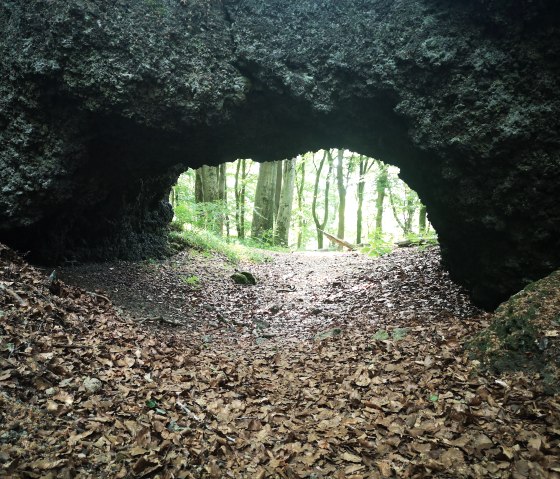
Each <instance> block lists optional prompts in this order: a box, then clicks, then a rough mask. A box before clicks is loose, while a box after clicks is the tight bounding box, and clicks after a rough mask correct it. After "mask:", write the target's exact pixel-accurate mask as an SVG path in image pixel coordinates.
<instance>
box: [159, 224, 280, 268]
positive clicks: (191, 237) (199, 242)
mask: <svg viewBox="0 0 560 479" xmlns="http://www.w3.org/2000/svg"><path fill="white" fill-rule="evenodd" d="M169 237H170V242H173V243H178V242H181V244H183V245H184V246H185V247H184V248H183V249H185V248H189V249H192V250H195V251H199V252H201V253H203V254H205V255H212V254H217V255H221V256H223V257H225V258H226V259H227V260H228V261H230V262H232V263H238V262H239V261H251V262H253V263H263V262H266V261H268V260H269V259H270V258H269V257H268V256H267V255H266V252H265V251H262V250H260V249H258V248H255V247H251V246H246V245H244V244H242V243H241V242H238V241H233V240H230V241H227V240H225V239H224V238H222V237H220V236H218V235H216V234H214V233H212V232H210V231H207V230H204V229H201V228H196V227H192V228H190V229H185V230H184V231H183V232H181V233H177V232H171V233H170V234H169Z"/></svg>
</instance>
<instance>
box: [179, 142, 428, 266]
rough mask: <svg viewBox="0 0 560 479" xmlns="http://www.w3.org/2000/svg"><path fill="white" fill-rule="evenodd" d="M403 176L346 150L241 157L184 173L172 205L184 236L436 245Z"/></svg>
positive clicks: (278, 242) (379, 246) (379, 249)
mask: <svg viewBox="0 0 560 479" xmlns="http://www.w3.org/2000/svg"><path fill="white" fill-rule="evenodd" d="M399 173H400V170H399V168H397V167H395V166H391V165H389V164H387V163H384V162H382V161H380V160H377V159H374V158H370V157H367V156H366V155H363V154H359V153H356V152H352V151H350V150H346V149H342V148H330V149H321V150H318V151H315V152H307V153H304V154H300V155H297V156H295V157H294V158H291V159H284V160H278V161H275V162H264V163H257V162H254V161H252V160H251V159H238V160H236V161H234V162H231V163H224V164H221V165H219V166H207V165H203V166H201V167H199V168H196V169H188V170H187V171H186V172H184V173H182V174H181V175H180V176H179V178H178V180H177V183H176V184H175V185H174V186H173V187H172V188H171V191H170V194H169V202H170V204H171V206H172V207H173V211H174V216H173V223H172V225H171V228H172V229H173V230H175V231H177V232H183V233H184V232H185V230H187V231H191V232H194V231H196V230H197V229H198V230H206V231H208V232H210V233H213V234H215V235H216V236H217V237H219V238H223V239H224V240H225V241H226V242H243V243H251V244H255V245H259V246H262V247H264V248H267V247H282V248H286V249H288V250H292V251H294V250H298V251H302V250H328V249H338V250H343V249H344V250H349V251H354V250H357V249H362V250H363V251H365V252H369V253H371V254H373V255H380V254H384V253H387V252H389V251H391V249H392V247H393V246H394V245H399V246H405V245H406V246H409V245H415V244H416V245H418V244H436V243H437V234H436V231H435V229H434V228H433V226H432V225H431V223H430V222H429V219H428V214H427V207H426V206H425V205H424V204H423V203H422V201H421V199H420V198H419V196H418V194H417V193H416V192H415V191H414V190H413V189H412V188H410V187H409V186H408V185H407V184H406V183H405V182H404V181H403V180H401V179H400V177H399Z"/></svg>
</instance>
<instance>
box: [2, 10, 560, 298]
mask: <svg viewBox="0 0 560 479" xmlns="http://www.w3.org/2000/svg"><path fill="white" fill-rule="evenodd" d="M156 3H157V5H156ZM559 15H560V5H559V4H558V2H556V1H554V0H539V1H534V2H530V3H527V2H525V3H523V2H512V1H505V0H503V1H501V0H500V1H498V0H496V1H492V2H488V1H484V0H475V1H467V0H457V1H453V2H451V1H444V2H427V1H424V0H406V1H404V0H399V1H393V2H388V1H387V0H354V1H351V2H350V1H348V2H341V1H339V0H325V1H323V2H316V1H311V0H302V1H298V2H293V1H288V0H270V1H267V2H262V1H261V0H245V1H243V2H239V1H238V0H224V1H223V2H202V1H189V2H177V1H170V0H162V1H161V2H160V1H158V2H148V1H139V2H124V1H115V2H83V1H81V0H68V1H65V2H33V4H32V6H30V4H29V2H28V1H25V0H11V1H8V2H2V4H1V5H0V51H1V53H2V62H1V63H0V241H3V242H5V243H7V244H9V245H11V246H13V247H16V248H17V249H18V250H19V251H22V252H27V251H30V256H29V257H30V258H32V259H35V260H41V261H43V262H45V261H48V262H59V261H61V260H63V259H73V258H74V259H107V258H111V257H121V258H127V259H138V258H142V257H147V256H152V257H154V256H159V255H163V254H165V253H166V252H167V251H168V250H169V245H168V243H167V241H166V234H167V228H166V225H167V223H169V222H170V221H171V219H172V216H173V212H172V210H171V207H170V205H169V204H168V203H167V201H165V200H162V198H165V197H166V194H167V192H168V191H169V188H170V187H171V185H173V184H174V182H175V180H176V178H177V177H178V175H179V174H180V173H181V172H182V171H184V170H185V169H186V168H187V167H192V168H196V167H198V166H200V165H202V164H217V163H220V162H224V161H228V160H234V159H236V158H240V157H245V158H253V159H255V160H257V161H271V160H278V159H283V158H291V157H294V156H295V155H297V154H299V153H301V152H303V151H309V150H317V149H319V148H323V147H327V146H332V145H333V144H337V145H343V146H345V147H347V148H349V149H352V150H354V151H357V152H360V153H363V154H366V155H369V156H372V157H375V158H379V159H381V160H383V161H386V162H388V163H391V164H393V165H396V166H398V167H399V168H400V170H401V176H402V178H403V179H404V180H405V181H406V182H407V183H408V184H409V186H410V187H412V188H413V189H415V190H416V191H417V192H418V194H419V195H420V197H421V198H422V201H423V202H424V203H425V204H426V206H427V208H428V213H429V218H430V222H431V223H432V224H433V225H434V227H435V228H436V230H437V232H438V236H439V241H440V243H441V246H442V255H443V259H444V262H445V265H446V267H447V268H448V269H449V271H450V273H451V275H452V277H453V278H454V279H455V280H456V281H457V282H459V283H461V284H462V285H464V286H466V287H467V288H468V290H469V291H470V293H471V295H472V297H473V298H474V299H475V301H476V302H477V303H478V304H480V305H483V306H485V307H493V306H495V305H497V304H498V303H499V302H501V301H502V300H504V299H506V298H507V297H508V296H509V295H510V294H511V293H513V292H515V291H518V290H520V289H521V288H522V287H523V286H524V285H525V284H527V282H529V281H531V280H536V279H538V278H540V277H543V276H545V275H546V274H548V273H550V272H551V271H553V270H554V269H557V268H559V267H560V208H558V203H557V198H558V197H559V196H560V114H559V112H560V96H559V95H558V94H557V92H558V91H559V90H560V74H559V73H558V72H559V71H560V60H559V59H560V31H559V25H558V23H557V22H556V21H555V19H557V18H558V17H559ZM333 38H336V39H337V41H336V42H333V40H332V39H333Z"/></svg>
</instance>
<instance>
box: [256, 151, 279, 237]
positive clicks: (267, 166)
mask: <svg viewBox="0 0 560 479" xmlns="http://www.w3.org/2000/svg"><path fill="white" fill-rule="evenodd" d="M276 170H277V165H276V163H275V162H267V163H261V164H260V166H259V177H258V180H257V190H256V192H255V206H254V208H253V224H252V227H251V236H252V237H253V238H259V239H263V240H270V239H272V238H271V237H269V236H268V235H270V234H271V233H272V231H273V228H274V207H275V196H276V195H275V191H276V190H275V189H276Z"/></svg>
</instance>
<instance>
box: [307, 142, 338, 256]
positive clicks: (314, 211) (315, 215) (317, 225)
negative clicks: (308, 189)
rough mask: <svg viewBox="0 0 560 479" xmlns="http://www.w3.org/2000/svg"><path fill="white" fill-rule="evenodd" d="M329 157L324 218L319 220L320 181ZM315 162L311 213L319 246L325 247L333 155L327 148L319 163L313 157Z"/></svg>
mask: <svg viewBox="0 0 560 479" xmlns="http://www.w3.org/2000/svg"><path fill="white" fill-rule="evenodd" d="M327 159H328V163H329V172H328V173H327V177H326V180H325V189H324V195H325V196H324V198H325V201H324V205H323V219H322V220H319V215H318V213H317V198H318V196H319V183H320V181H321V172H322V170H323V166H324V165H325V161H326V160H327ZM313 164H314V165H315V185H314V187H313V201H312V203H311V214H312V216H313V222H314V223H315V228H316V229H317V247H318V248H319V249H323V244H324V242H323V230H324V229H325V226H326V224H327V221H328V219H329V190H330V186H331V185H330V179H331V174H332V169H333V162H332V156H330V155H329V152H328V150H325V151H324V153H323V157H322V158H321V160H320V161H319V164H318V165H317V164H315V159H313Z"/></svg>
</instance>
